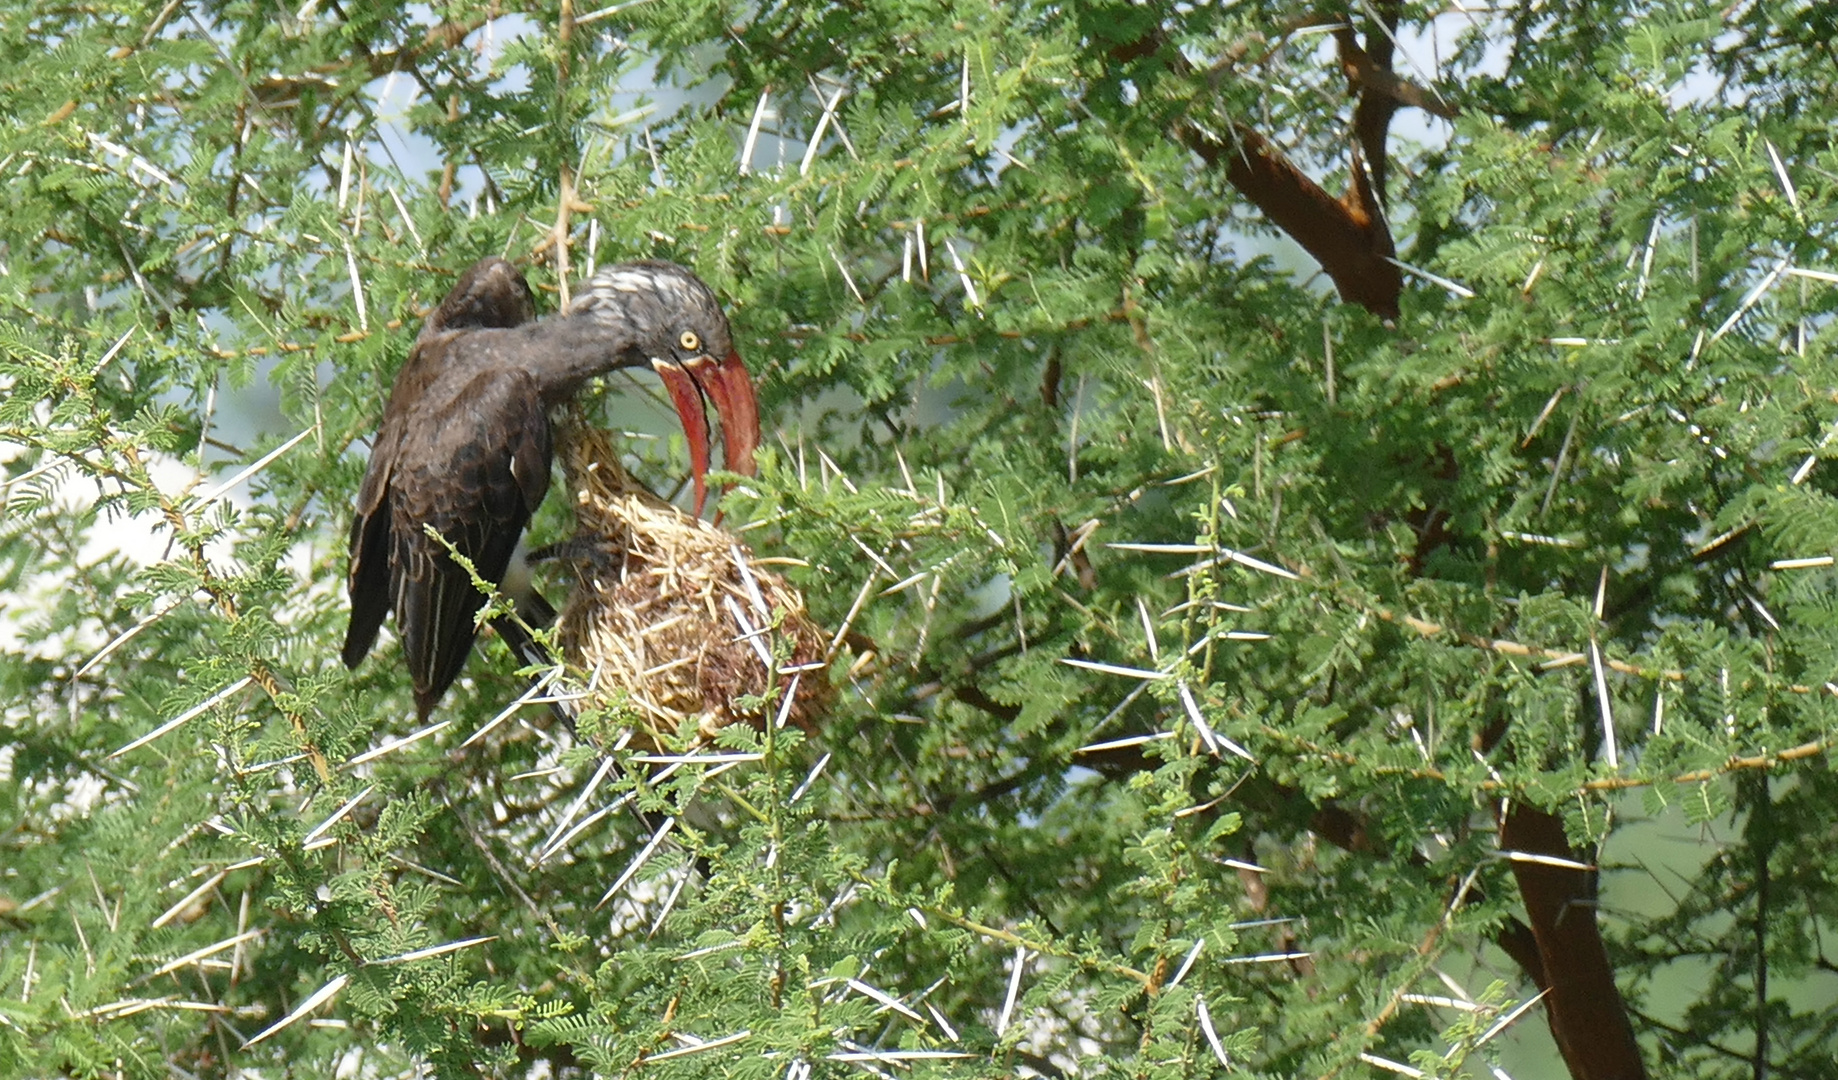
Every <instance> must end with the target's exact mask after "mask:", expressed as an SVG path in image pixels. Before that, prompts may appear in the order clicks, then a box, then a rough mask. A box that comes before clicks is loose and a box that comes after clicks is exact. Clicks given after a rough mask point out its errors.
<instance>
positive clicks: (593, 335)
mask: <svg viewBox="0 0 1838 1080" xmlns="http://www.w3.org/2000/svg"><path fill="white" fill-rule="evenodd" d="M535 315H536V307H535V301H534V298H533V297H532V296H531V294H530V287H529V285H528V284H527V283H526V282H525V281H524V279H523V275H522V274H521V273H520V272H519V271H518V270H517V268H516V267H514V266H512V265H511V264H510V263H508V262H506V261H504V260H503V259H498V258H485V259H480V260H479V261H478V262H476V263H474V264H473V265H472V267H471V268H470V269H468V270H467V271H466V272H465V273H464V274H462V275H461V276H460V279H459V282H458V284H456V285H454V287H453V291H452V292H450V293H448V294H447V297H446V299H445V300H443V301H441V304H440V306H439V307H438V308H436V309H435V310H434V312H433V313H432V314H431V315H429V316H428V318H427V321H426V322H424V323H423V324H422V327H421V333H420V334H419V335H418V336H417V337H416V338H415V344H414V346H413V347H412V348H411V349H410V350H409V355H408V361H407V362H406V363H404V364H403V365H402V370H401V371H400V372H398V373H397V375H396V382H395V386H394V387H393V388H392V389H391V390H390V394H389V404H388V405H387V406H385V408H384V410H383V423H382V427H381V428H380V429H379V430H378V432H377V437H376V441H375V443H374V445H373V446H372V447H371V451H370V465H369V468H368V469H366V470H365V473H364V482H363V485H362V486H361V487H360V488H359V489H358V495H357V512H356V516H355V518H354V519H353V520H352V523H351V570H350V579H349V582H348V588H349V591H350V594H351V624H350V628H349V629H348V630H347V632H346V634H345V646H344V654H343V655H344V661H345V665H346V666H347V667H356V666H357V665H358V663H359V661H361V660H363V658H364V656H365V654H366V653H368V652H369V651H370V647H371V645H372V644H374V643H375V642H376V637H377V628H378V627H380V626H381V625H382V624H383V618H384V616H385V615H386V614H388V612H389V611H390V609H392V608H393V609H394V610H395V613H396V632H397V635H398V636H399V637H400V638H401V640H402V650H403V652H404V653H405V654H406V655H407V657H408V669H409V674H410V676H411V677H412V679H413V681H414V687H415V707H416V709H417V711H418V712H419V713H420V715H421V718H422V719H424V720H425V719H426V718H427V715H428V713H429V712H430V711H431V710H432V709H433V708H434V705H435V704H436V703H437V702H439V700H440V698H441V695H442V694H444V693H446V691H447V687H449V686H451V685H452V684H453V680H454V679H456V678H458V677H459V672H460V668H461V667H462V666H463V665H464V664H465V662H466V656H467V654H468V653H469V652H471V650H472V639H473V636H474V635H475V633H476V627H475V625H474V622H475V618H476V616H477V615H478V612H479V609H480V608H481V607H483V606H484V603H485V596H484V594H483V593H482V592H480V590H479V589H478V588H477V587H476V586H475V585H474V584H473V581H472V578H471V575H469V574H468V573H467V572H466V568H465V567H464V566H461V565H460V564H459V563H457V562H455V561H454V560H453V559H452V558H451V557H449V554H448V550H447V545H448V544H450V545H452V549H453V551H454V552H457V553H458V554H459V555H463V556H465V557H466V558H467V559H468V560H470V561H471V562H472V564H473V567H474V569H476V571H477V572H478V575H479V577H480V578H482V579H483V580H485V581H488V582H491V583H492V584H493V585H498V584H501V583H503V581H504V578H505V575H506V573H507V571H508V570H509V569H510V564H511V558H512V552H513V551H514V549H515V548H516V546H517V541H518V538H519V537H520V536H521V535H522V534H523V529H524V526H525V525H527V524H529V521H530V515H532V514H533V513H535V512H536V507H537V506H538V505H539V504H541V502H542V498H543V494H544V493H545V492H546V491H548V488H549V467H550V463H551V460H552V458H553V455H554V450H553V446H552V440H551V435H550V429H549V416H548V411H549V409H550V408H552V407H554V406H556V405H559V404H561V403H562V402H565V401H568V400H569V399H570V398H572V397H573V395H574V394H575V392H576V391H578V390H579V389H580V388H581V386H582V385H583V384H584V383H586V381H587V380H588V379H590V378H592V377H593V376H595V375H600V374H604V373H606V372H608V371H611V370H613V369H615V368H626V367H638V366H641V365H644V364H650V365H651V366H652V367H653V368H655V369H656V370H657V372H658V373H659V374H660V375H662V376H663V380H664V386H665V387H666V388H667V389H668V390H669V392H670V398H671V401H672V403H673V404H674V405H675V407H676V410H677V413H678V416H679V417H680V418H681V420H682V424H683V431H684V434H685V436H687V439H688V442H689V458H690V466H691V471H692V472H693V474H694V477H695V507H696V513H697V515H700V514H701V512H702V504H703V501H704V499H705V498H706V495H707V488H706V486H705V481H704V479H703V474H704V473H706V472H707V471H708V442H709V426H708V418H707V416H706V414H705V413H704V411H703V402H704V400H705V399H706V400H707V401H709V402H712V403H713V404H714V406H715V411H716V413H717V414H718V415H719V417H720V421H721V431H722V439H723V442H724V444H725V454H726V462H725V463H726V466H727V468H728V469H729V470H730V471H733V472H739V473H745V474H751V473H752V472H753V450H754V448H755V447H756V446H757V445H758V443H759V409H758V404H757V402H756V401H755V399H754V396H753V384H752V382H751V381H750V380H749V379H748V377H747V369H746V368H745V366H743V365H742V364H741V361H740V356H739V354H738V353H736V352H735V351H734V345H733V339H732V335H731V334H730V332H729V329H728V321H727V317H726V316H724V315H723V314H722V312H721V307H720V305H719V304H718V303H717V302H716V300H715V294H714V293H713V292H712V291H710V289H709V287H708V286H707V285H705V284H703V283H702V281H701V280H700V279H698V278H697V277H696V276H695V275H694V274H692V273H690V272H689V271H688V270H685V269H684V268H682V267H680V266H677V265H675V264H672V263H666V262H634V263H625V264H622V265H618V266H612V267H609V268H607V269H605V270H603V271H601V272H600V273H599V274H597V275H595V276H594V277H593V278H592V280H590V281H589V282H588V284H587V286H586V287H585V290H584V291H583V292H582V293H581V295H580V296H579V298H578V299H577V300H576V301H575V302H574V303H573V305H572V306H571V307H570V308H569V310H568V311H567V313H566V314H563V315H560V316H558V317H555V318H551V319H544V320H541V321H536V319H535ZM428 526H432V528H433V531H434V532H436V533H438V534H439V535H440V536H441V537H442V538H443V539H444V540H445V541H446V543H445V544H443V543H441V542H440V541H437V540H435V539H434V538H433V537H431V536H429V535H428ZM543 606H546V605H543Z"/></svg>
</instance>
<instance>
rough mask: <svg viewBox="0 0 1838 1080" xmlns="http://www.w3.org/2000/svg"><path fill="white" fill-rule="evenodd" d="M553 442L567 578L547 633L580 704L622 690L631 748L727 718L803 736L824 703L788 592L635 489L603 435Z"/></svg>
mask: <svg viewBox="0 0 1838 1080" xmlns="http://www.w3.org/2000/svg"><path fill="white" fill-rule="evenodd" d="M561 442H562V445H561V447H560V450H561V457H562V465H563V469H564V470H565V473H566V475H567V480H568V491H569V493H570V495H571V497H572V498H573V501H574V514H575V523H576V526H577V531H576V536H575V539H574V540H573V541H571V542H569V543H567V544H566V545H563V546H564V547H566V548H567V549H568V552H567V555H566V556H565V558H566V559H567V561H568V562H570V563H572V564H573V565H574V567H575V570H576V573H577V574H578V576H579V580H578V583H577V584H576V586H575V588H574V590H573V591H572V592H571V593H570V594H569V597H568V602H567V604H566V606H564V607H563V609H562V613H561V618H560V621H559V635H558V636H559V640H560V643H561V647H562V653H563V656H564V658H565V659H566V660H567V661H568V663H569V664H570V665H571V666H575V667H578V668H579V669H580V670H581V671H582V672H583V673H584V676H585V677H586V679H587V686H588V693H587V697H586V699H585V700H583V701H582V702H580V705H581V706H582V707H603V706H606V705H608V704H611V703H613V702H614V701H616V700H617V698H618V696H619V694H618V692H621V691H622V692H623V694H624V696H625V698H626V699H627V702H628V703H629V704H630V706H631V707H632V708H633V709H635V710H636V711H637V712H638V713H639V714H640V718H641V726H642V727H644V728H648V729H649V730H648V731H643V730H641V731H635V732H634V733H633V734H634V737H635V741H638V742H641V743H643V742H650V743H651V744H653V745H656V744H657V742H658V736H661V735H667V734H678V733H685V732H686V729H690V728H693V730H695V732H696V733H697V734H698V735H699V736H700V737H701V739H702V740H704V741H705V740H707V739H710V738H712V737H713V736H714V734H715V732H717V731H719V730H720V729H721V728H723V727H725V726H727V725H728V724H732V723H736V722H745V723H748V724H752V725H753V726H755V727H761V726H763V725H764V724H766V723H767V722H775V723H785V722H789V723H793V724H797V725H798V726H799V727H803V728H809V727H810V726H811V725H812V722H813V721H814V720H815V718H816V714H817V712H818V711H819V710H820V709H821V708H822V707H823V705H824V703H825V702H826V700H827V698H828V696H829V693H830V686H829V680H828V678H827V677H826V675H825V670H824V669H825V664H824V651H825V645H826V644H827V642H826V641H825V640H824V636H823V634H822V633H821V631H819V630H818V628H817V625H816V624H815V623H813V622H812V621H811V620H810V616H809V615H807V614H806V613H805V610H804V598H803V597H802V596H800V595H799V594H798V591H797V590H796V589H794V588H793V587H792V586H791V585H790V584H789V583H788V582H786V581H785V579H784V578H782V577H780V576H779V575H778V574H775V573H773V572H772V571H771V570H769V569H766V568H765V567H764V566H762V565H761V564H760V560H758V559H757V558H756V557H755V556H754V555H753V553H752V552H751V551H749V550H748V549H747V547H746V545H744V544H742V543H741V542H740V541H739V540H738V539H737V538H735V537H734V536H732V535H730V534H729V533H727V532H725V531H723V530H721V529H719V528H716V527H715V526H714V525H711V524H709V523H708V522H706V521H703V520H701V519H699V518H694V517H691V516H689V515H688V514H686V513H684V512H683V511H682V510H679V509H677V508H676V507H675V506H673V505H671V504H670V503H667V502H665V501H664V500H662V499H660V498H658V497H657V496H656V495H653V494H652V493H651V492H650V491H648V490H646V489H645V488H644V487H643V486H642V485H640V484H639V483H638V482H637V481H636V480H634V479H633V478H632V476H631V474H629V473H628V472H626V470H625V468H624V467H623V466H621V465H620V464H619V455H618V454H617V453H616V452H615V451H614V449H613V446H612V444H611V443H610V442H609V441H608V439H607V436H606V433H605V432H603V431H601V430H599V429H598V428H596V427H593V426H592V425H590V424H586V423H582V422H578V420H577V422H575V423H570V424H566V425H564V426H563V430H562V432H561ZM769 691H776V692H775V693H772V694H771V697H770V698H768V696H767V695H768V692H769ZM762 699H763V700H762Z"/></svg>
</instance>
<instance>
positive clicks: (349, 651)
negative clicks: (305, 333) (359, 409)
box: [341, 416, 402, 668]
mask: <svg viewBox="0 0 1838 1080" xmlns="http://www.w3.org/2000/svg"><path fill="white" fill-rule="evenodd" d="M401 441H402V423H401V418H400V417H399V416H389V417H386V418H385V419H384V421H383V428H382V430H381V431H379V432H378V433H377V439H376V444H375V445H374V446H372V447H371V450H370V464H369V466H368V467H366V468H365V470H364V482H363V484H362V485H361V486H360V487H359V488H358V492H357V512H356V513H355V514H354V515H353V516H352V518H351V571H350V575H349V577H348V578H347V580H346V583H345V587H346V590H347V591H348V592H349V593H350V596H351V623H350V625H349V627H348V628H347V629H346V630H345V647H344V651H343V653H342V654H341V655H342V656H343V658H344V661H345V666H346V667H348V668H355V667H356V666H357V665H358V664H359V663H360V662H362V661H363V659H364V657H365V656H366V655H367V654H368V653H369V652H370V647H371V646H372V645H374V644H376V640H377V630H378V628H380V627H381V626H382V625H383V619H384V617H385V616H386V615H388V614H389V599H390V594H391V592H392V590H391V588H390V584H389V579H390V566H389V548H390V543H389V524H390V514H389V512H388V510H387V507H386V500H387V498H388V495H389V478H390V474H391V473H392V472H393V471H394V469H395V464H396V453H397V450H398V448H399V446H400V444H401Z"/></svg>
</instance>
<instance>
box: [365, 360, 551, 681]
mask: <svg viewBox="0 0 1838 1080" xmlns="http://www.w3.org/2000/svg"><path fill="white" fill-rule="evenodd" d="M443 397H444V398H445V400H444V401H439V402H433V403H430V404H431V406H432V407H431V408H429V409H427V410H424V411H423V412H422V413H421V414H420V415H418V417H417V423H416V424H415V428H416V430H413V431H410V432H407V433H406V434H405V437H404V439H403V442H402V446H401V449H400V451H399V452H398V454H397V460H396V463H395V467H394V471H393V474H392V476H391V478H390V482H389V492H390V496H389V518H390V525H389V544H390V547H391V553H390V564H391V571H392V590H391V591H392V593H393V600H394V606H395V609H396V626H397V628H398V630H400V632H401V637H402V647H403V652H404V653H405V654H406V656H407V659H408V668H409V674H410V676H411V677H412V678H413V680H414V685H415V704H416V706H417V708H418V709H419V710H420V711H421V714H422V715H423V716H424V717H425V716H426V715H427V713H428V711H429V710H430V709H432V708H433V707H434V703H435V702H437V701H439V700H440V697H441V695H442V694H444V693H445V692H446V690H447V687H449V686H451V685H452V684H453V680H454V679H456V678H458V677H459V672H460V668H461V667H462V666H463V665H464V664H465V662H466V656H467V654H468V653H469V652H471V649H472V639H473V637H474V635H475V634H476V632H477V628H476V626H475V625H474V623H475V617H476V616H477V615H478V612H479V609H480V608H481V607H483V606H484V604H485V595H484V594H483V593H482V592H480V591H479V589H478V588H477V587H476V586H474V584H473V582H472V578H471V575H469V574H468V573H467V572H466V568H465V567H463V566H461V565H459V564H458V563H456V562H454V561H453V559H451V558H449V557H448V554H447V549H446V547H445V546H444V545H442V544H441V543H439V542H438V541H436V540H434V539H433V538H432V537H430V536H429V535H428V534H427V530H426V528H425V526H432V527H433V529H434V530H435V531H436V532H438V533H439V534H440V536H441V537H443V538H444V539H445V540H446V541H447V543H449V544H451V545H452V546H453V549H454V551H456V552H457V553H458V554H460V555H463V556H465V557H466V558H467V559H469V560H470V561H471V562H472V564H473V567H474V569H475V570H476V571H477V572H478V575H479V577H480V578H481V579H482V580H484V581H487V582H490V583H491V584H492V585H494V586H495V585H498V584H499V583H501V582H502V581H503V580H504V575H505V571H506V570H507V569H508V568H509V565H510V560H511V553H512V551H513V550H514V549H515V548H516V546H517V538H518V537H519V536H520V535H521V534H522V533H523V528H524V526H525V525H527V524H528V523H529V520H530V515H531V514H532V513H534V512H535V510H536V507H537V506H538V505H539V504H540V503H541V502H542V497H543V493H544V492H545V491H547V490H548V486H549V465H550V461H551V458H552V448H551V446H550V439H549V421H548V417H547V416H546V415H545V414H544V412H543V406H542V400H541V394H540V392H539V390H538V387H537V386H536V384H535V382H534V380H533V379H532V378H531V377H530V376H529V374H528V373H527V372H524V371H521V370H518V369H516V368H513V367H503V366H491V367H486V368H484V369H483V370H476V373H475V374H473V375H472V376H471V377H470V378H468V379H467V380H465V381H464V383H463V384H461V385H459V386H457V387H456V388H455V391H454V392H453V393H452V394H450V395H443Z"/></svg>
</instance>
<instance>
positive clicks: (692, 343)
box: [676, 330, 702, 352]
mask: <svg viewBox="0 0 1838 1080" xmlns="http://www.w3.org/2000/svg"><path fill="white" fill-rule="evenodd" d="M676 341H677V344H678V345H681V346H683V348H685V349H687V350H688V351H690V352H695V351H696V350H697V349H700V348H701V347H702V339H701V338H699V337H697V336H696V332H695V331H694V330H685V331H683V333H682V336H680V337H678V338H677V339H676Z"/></svg>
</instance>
